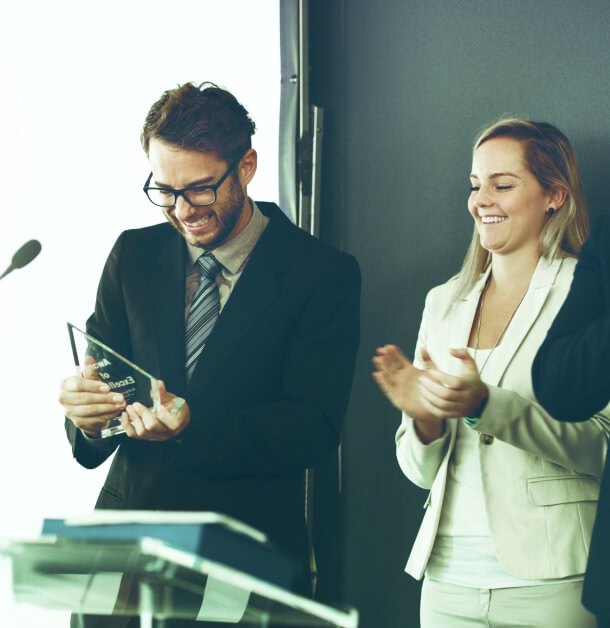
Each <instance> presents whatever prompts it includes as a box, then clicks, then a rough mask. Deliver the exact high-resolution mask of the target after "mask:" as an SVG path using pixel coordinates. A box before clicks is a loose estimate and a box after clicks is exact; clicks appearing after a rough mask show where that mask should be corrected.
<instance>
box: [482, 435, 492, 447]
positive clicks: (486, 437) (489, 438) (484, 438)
mask: <svg viewBox="0 0 610 628" xmlns="http://www.w3.org/2000/svg"><path fill="white" fill-rule="evenodd" d="M481 442H482V443H483V445H491V444H492V443H493V442H494V437H493V436H492V435H491V434H481Z"/></svg>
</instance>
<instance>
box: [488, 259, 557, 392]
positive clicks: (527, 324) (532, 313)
mask: <svg viewBox="0 0 610 628" xmlns="http://www.w3.org/2000/svg"><path fill="white" fill-rule="evenodd" d="M561 264H562V260H561V259H559V260H554V261H549V260H547V259H546V258H544V257H541V258H540V260H539V261H538V265H537V266H536V270H535V271H534V274H533V276H532V280H531V282H530V286H529V288H528V291H527V292H526V294H525V297H524V298H523V301H522V302H521V304H520V305H519V307H518V308H517V311H516V312H515V314H514V316H513V318H512V320H511V322H510V324H509V326H508V329H507V330H506V333H505V334H504V338H503V339H502V342H501V343H500V344H499V345H498V346H497V347H496V348H495V350H494V352H493V355H492V356H491V358H490V360H489V364H487V365H486V367H485V371H484V372H483V373H482V379H483V380H484V381H485V383H487V384H490V385H491V386H497V385H498V383H499V382H500V380H501V379H502V376H503V375H504V371H506V368H507V367H508V365H509V364H510V363H511V361H512V359H513V357H514V356H515V354H516V353H517V351H518V349H519V347H520V345H521V343H522V342H523V340H524V339H525V337H526V336H527V334H528V332H529V330H530V329H531V327H532V325H533V324H534V323H535V322H536V320H537V318H538V316H539V314H540V311H541V310H542V306H543V305H544V303H545V301H546V299H547V297H548V295H549V291H550V289H551V287H552V286H553V283H554V282H555V277H556V276H557V273H558V272H559V269H560V268H561Z"/></svg>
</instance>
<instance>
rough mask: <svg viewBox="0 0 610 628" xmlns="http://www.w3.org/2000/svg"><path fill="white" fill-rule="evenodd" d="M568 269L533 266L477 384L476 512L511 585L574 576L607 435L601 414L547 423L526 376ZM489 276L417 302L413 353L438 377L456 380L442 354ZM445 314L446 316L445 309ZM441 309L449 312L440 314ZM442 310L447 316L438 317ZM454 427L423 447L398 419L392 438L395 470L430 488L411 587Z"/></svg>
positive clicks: (432, 531) (558, 263) (423, 559)
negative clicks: (480, 511)
mask: <svg viewBox="0 0 610 628" xmlns="http://www.w3.org/2000/svg"><path fill="white" fill-rule="evenodd" d="M575 265H576V260H575V259H573V258H565V259H562V260H555V261H548V260H547V259H545V258H541V259H540V261H539V263H538V265H537V267H536V270H535V272H534V275H533V277H532V280H531V283H530V286H529V289H528V291H527V293H526V295H525V297H524V299H523V301H522V303H521V305H520V307H519V309H518V310H517V312H516V314H515V316H514V318H513V320H512V322H511V323H510V325H509V327H508V329H507V331H506V333H505V335H504V338H503V340H502V342H501V343H500V345H498V347H496V349H495V351H494V359H493V360H492V361H490V362H489V364H488V365H487V367H486V368H485V371H484V372H483V375H482V379H483V380H484V382H485V383H486V384H487V386H488V388H489V399H488V402H487V405H486V406H485V410H484V412H483V414H482V416H481V419H480V421H479V422H478V423H477V425H476V426H475V427H474V428H472V429H475V430H476V431H477V432H479V433H480V438H479V452H480V463H481V474H482V479H483V491H484V498H485V507H486V511H487V517H488V520H489V528H490V530H491V536H492V539H493V543H494V546H495V549H496V553H497V556H498V559H499V561H500V563H501V564H502V566H503V567H504V569H506V571H508V572H509V573H510V574H512V575H513V576H516V577H519V578H525V579H545V578H563V577H566V576H572V575H575V574H581V573H584V571H585V568H586V565H587V556H588V553H589V541H590V538H591V532H592V529H593V522H594V519H595V511H596V507H597V499H598V494H599V482H600V477H601V473H602V469H603V468H604V458H605V456H606V449H607V443H608V435H609V433H610V406H609V407H607V408H605V409H604V410H603V411H602V412H601V413H600V414H597V415H595V416H594V417H592V418H591V419H589V420H588V421H585V422H583V423H562V422H559V421H556V420H554V419H553V418H552V417H551V416H550V415H549V414H548V413H547V412H546V411H545V410H544V409H543V408H542V406H540V405H539V404H538V403H537V402H536V399H535V397H534V392H533V388H532V380H531V375H530V370H531V365H532V362H533V360H534V356H535V355H536V351H537V350H538V347H539V345H540V344H541V343H542V341H543V340H544V337H545V335H546V333H547V330H548V329H549V327H550V325H551V323H552V321H553V319H554V317H555V315H556V314H557V312H558V310H559V308H560V307H561V304H562V303H563V301H564V299H565V297H566V296H567V294H568V290H569V288H570V283H571V281H572V274H573V272H574V267H575ZM488 274H489V270H488V271H487V272H486V273H485V274H484V275H482V276H481V278H480V279H479V281H478V282H477V284H476V286H475V287H474V288H473V289H472V291H471V292H470V293H469V294H468V295H467V296H466V297H465V298H464V299H462V300H460V301H458V302H456V303H455V304H453V305H451V304H452V302H453V295H454V293H455V289H456V285H457V282H456V281H455V279H452V280H450V281H448V282H447V283H445V284H443V285H441V286H438V287H436V288H434V289H433V290H431V291H430V292H429V294H428V296H427V298H426V305H425V309H424V314H423V317H422V322H421V327H420V331H419V337H418V341H417V348H416V359H415V362H414V363H415V365H416V366H418V367H419V368H421V361H420V353H419V349H420V347H426V348H427V349H428V352H429V353H430V355H431V357H432V359H433V360H434V362H435V363H436V365H437V366H438V367H439V368H440V369H441V370H443V371H445V372H448V373H452V374H456V375H457V374H458V373H459V370H458V369H459V364H458V362H459V361H458V360H457V359H456V358H453V357H452V356H451V355H450V354H449V352H448V350H449V348H463V347H466V346H467V344H468V337H469V335H470V330H471V327H472V323H473V319H474V315H475V312H476V309H477V304H478V302H479V297H480V295H481V291H482V289H483V287H484V285H485V281H486V279H487V276H488ZM449 306H451V307H449ZM448 308H449V310H448ZM447 310H448V311H447ZM457 420H458V419H450V420H448V421H447V422H446V426H447V427H446V430H445V434H444V435H443V437H442V438H441V439H439V440H437V441H434V442H433V443H430V444H428V445H423V444H422V443H421V441H420V440H419V438H418V437H417V435H416V433H415V431H414V427H413V420H412V419H411V418H410V417H408V416H406V415H404V414H403V418H402V422H401V425H400V427H399V428H398V431H397V433H396V455H397V457H398V462H399V464H400V467H401V469H402V471H403V472H404V473H405V475H406V476H407V477H408V478H409V479H410V480H411V481H412V482H414V483H415V484H417V486H420V487H421V488H426V489H430V493H429V495H428V499H427V500H426V503H425V504H424V508H425V515H424V519H423V522H422V525H421V527H420V529H419V532H418V535H417V538H416V540H415V544H414V546H413V549H412V551H411V555H410V556H409V560H408V562H407V566H406V568H405V571H406V572H407V573H409V574H410V575H412V576H413V577H414V578H417V579H420V578H421V577H422V575H423V573H424V571H425V568H426V564H427V562H428V559H429V557H430V553H431V551H432V546H433V544H434V539H435V537H436V532H437V529H438V524H439V519H440V513H441V509H442V506H443V496H444V492H445V484H446V479H447V466H448V464H449V462H450V460H451V456H452V453H453V450H454V446H455V437H456V428H457V423H456V421H457Z"/></svg>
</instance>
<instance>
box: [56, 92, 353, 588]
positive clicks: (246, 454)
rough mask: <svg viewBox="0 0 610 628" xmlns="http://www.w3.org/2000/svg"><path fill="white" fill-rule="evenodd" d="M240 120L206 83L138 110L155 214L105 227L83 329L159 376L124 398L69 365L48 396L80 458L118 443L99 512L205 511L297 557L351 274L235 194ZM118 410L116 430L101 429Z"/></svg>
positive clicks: (346, 338)
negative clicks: (107, 235) (111, 236)
mask: <svg viewBox="0 0 610 628" xmlns="http://www.w3.org/2000/svg"><path fill="white" fill-rule="evenodd" d="M253 132H254V123H253V122H252V121H251V120H250V118H249V117H248V113H247V111H246V110H245V109H244V108H243V107H242V106H241V105H240V104H239V103H238V102H237V100H236V99H235V98H234V97H233V96H232V95H231V94H230V93H229V92H227V91H225V90H222V89H219V88H218V87H216V86H213V85H210V84H205V85H202V86H199V87H198V86H195V85H192V84H186V85H183V86H181V87H179V88H176V89H174V90H171V91H168V92H165V93H164V94H163V96H162V97H161V98H160V99H159V101H157V102H156V103H155V104H154V105H153V106H152V108H151V110H150V112H149V114H148V116H147V119H146V122H145V125H144V129H143V131H142V137H141V139H142V144H143V147H144V149H145V151H146V153H147V155H148V158H149V161H150V165H151V169H152V172H151V175H150V176H149V179H148V181H147V183H146V186H145V191H146V193H147V196H148V198H149V200H150V201H151V202H152V203H154V204H155V205H158V206H160V207H162V208H163V212H164V214H165V217H166V219H167V223H164V224H160V225H155V226H152V227H146V228H143V229H135V230H130V231H126V232H124V233H123V234H121V236H120V237H119V238H118V240H117V242H116V244H115V246H114V248H113V249H112V251H111V253H110V256H109V257H108V261H107V262H106V266H105V268H104V271H103V274H102V278H101V281H100V285H99V289H98V294H97V301H96V306H95V311H94V313H93V315H92V316H91V317H90V319H89V320H88V321H87V331H88V332H89V333H90V334H91V335H92V336H94V337H96V338H98V339H100V340H102V341H103V342H104V343H106V344H107V345H109V346H111V347H112V348H113V349H115V350H116V351H118V352H120V353H122V354H123V355H125V356H126V357H128V358H130V359H131V360H132V361H133V362H135V363H136V364H138V365H139V366H140V367H142V368H143V369H145V370H146V371H148V372H149V373H151V374H153V375H154V376H155V377H158V378H159V379H160V380H162V381H163V385H162V386H161V388H162V402H163V405H162V407H161V408H160V409H159V410H158V411H157V412H156V413H155V412H153V411H151V410H150V409H148V408H145V407H144V406H142V405H141V404H130V405H127V406H125V401H124V399H123V398H122V395H117V394H116V393H113V392H112V391H110V390H109V389H108V388H107V387H106V388H104V384H103V383H102V382H100V381H98V380H96V379H85V378H79V377H71V378H68V379H66V380H64V381H63V382H62V386H61V393H60V402H61V403H62V405H63V407H64V411H65V415H66V417H67V418H66V431H67V434H68V438H69V440H70V443H71V445H72V451H73V454H74V456H75V457H76V459H77V460H78V461H79V462H80V463H81V464H82V465H83V466H85V467H96V466H98V465H99V464H101V463H102V462H103V461H104V460H106V459H107V458H108V456H110V454H111V453H112V452H114V451H115V450H117V449H118V451H117V452H116V456H115V458H114V460H113V462H112V466H111V468H110V471H109V473H108V477H107V478H106V481H105V484H104V487H103V488H102V491H101V494H100V496H99V499H98V502H97V507H98V508H120V509H161V510H166V509H167V510H209V511H217V512H220V513H224V514H227V515H230V516H233V517H236V518H238V519H240V520H243V521H245V522H246V523H248V524H251V525H253V526H254V527H256V528H259V529H260V530H262V531H263V532H265V533H267V535H268V536H269V538H270V540H271V541H272V542H273V543H274V544H275V545H276V546H277V547H278V548H280V549H281V550H283V551H285V552H288V553H291V554H293V555H296V556H298V557H300V558H301V560H302V561H303V563H304V564H305V563H307V556H308V544H307V535H306V529H305V521H304V506H303V498H304V471H305V469H307V468H308V467H312V466H314V465H315V464H316V463H317V462H318V461H319V460H321V459H322V458H323V457H324V456H326V455H327V454H329V453H330V452H332V451H333V450H334V449H335V448H336V447H337V445H338V443H339V437H340V432H341V424H342V421H343V417H344V414H345V410H346V406H347V401H348V396H349V391H350V387H351V382H352V376H353V369H354V361H355V356H356V352H357V348H358V343H359V294H360V273H359V269H358V264H357V262H356V260H355V259H354V258H353V257H351V256H348V255H346V254H343V253H340V252H338V251H336V250H334V249H332V248H330V247H328V246H325V245H324V244H322V243H321V242H319V241H318V240H316V239H315V238H313V237H311V236H309V235H308V234H306V233H305V232H303V231H301V230H300V229H298V228H296V227H295V226H294V225H293V224H292V223H291V222H290V221H289V220H288V219H287V218H286V217H285V216H284V214H283V213H282V212H281V210H280V209H279V208H278V207H277V206H276V205H274V204H272V203H262V202H261V203H255V202H254V201H252V200H251V199H249V197H248V195H247V186H248V184H249V182H250V181H251V180H252V178H253V176H254V174H255V172H256V167H257V155H256V152H255V151H254V150H253V149H252V148H251V135H252V134H253ZM168 223H169V224H168ZM202 310H203V313H202ZM165 391H167V392H165ZM175 398H181V399H184V400H185V403H184V405H182V407H181V408H179V409H177V406H178V405H179V404H176V403H175ZM121 411H122V414H121V423H122V425H123V427H124V429H125V431H126V434H123V435H119V436H113V437H110V438H104V439H102V438H99V435H100V431H101V429H102V427H103V426H104V424H105V422H106V421H107V419H108V418H110V417H112V416H116V415H117V414H118V413H119V412H121ZM299 590H300V592H302V593H304V592H306V590H307V586H306V585H304V584H303V583H301V586H300V589H299Z"/></svg>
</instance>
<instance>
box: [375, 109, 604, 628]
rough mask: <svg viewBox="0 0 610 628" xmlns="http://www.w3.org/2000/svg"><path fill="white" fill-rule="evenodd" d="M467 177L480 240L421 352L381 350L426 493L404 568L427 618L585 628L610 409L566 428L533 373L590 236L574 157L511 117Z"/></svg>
mask: <svg viewBox="0 0 610 628" xmlns="http://www.w3.org/2000/svg"><path fill="white" fill-rule="evenodd" d="M470 179H471V192H470V197H469V199H468V209H469V211H470V214H471V215H472V217H473V219H474V234H473V239H472V243H471V246H470V249H469V251H468V253H467V255H466V259H465V261H464V265H463V267H462V270H461V271H460V273H459V274H458V275H457V276H456V277H454V278H453V279H451V280H450V281H448V282H447V283H445V284H443V285H442V286H438V287H436V288H434V289H433V290H432V291H430V293H429V294H428V297H427V299H426V306H425V309H424V314H423V317H422V322H421V327H420V331H419V337H418V341H417V348H416V354H415V360H414V363H413V364H412V363H411V362H410V361H409V360H408V359H407V358H406V357H405V356H404V355H403V354H402V352H401V351H400V349H398V347H396V346H394V345H386V346H384V347H380V348H379V349H378V350H377V355H376V356H375V357H374V358H373V362H374V364H375V366H376V369H377V370H376V372H375V373H374V374H373V377H374V378H375V380H376V381H377V383H378V384H379V386H380V387H381V389H382V390H383V391H384V393H385V394H386V396H387V397H388V398H389V400H390V401H391V402H392V403H393V404H394V405H395V406H396V407H397V408H399V409H400V410H402V412H403V415H402V423H401V425H400V427H399V429H398V431H397V434H396V444H397V449H396V451H397V457H398V462H399V465H400V467H401V469H402V470H403V472H404V473H405V475H407V477H409V479H411V481H413V482H414V483H415V484H416V485H418V486H420V487H422V488H427V489H430V497H429V499H428V502H427V504H426V505H427V509H426V514H425V516H424V521H423V523H422V526H421V528H420V532H419V534H418V537H417V539H416V542H415V545H414V547H413V550H412V552H411V555H410V557H409V561H408V563H407V568H406V569H407V572H408V573H410V574H411V575H412V576H414V577H415V578H417V579H419V578H421V577H422V576H424V575H425V579H424V585H423V589H422V598H421V626H422V628H441V627H442V628H450V627H453V626H456V627H457V626H462V625H464V624H465V623H468V625H490V624H493V625H505V624H506V623H507V618H510V621H511V622H512V624H511V625H515V624H518V625H523V626H526V625H528V626H529V625H535V626H537V627H539V628H554V627H555V626H562V627H565V628H587V627H591V628H592V627H593V626H595V619H594V617H593V616H592V615H591V614H590V613H589V612H588V611H586V610H585V609H584V607H583V606H582V605H581V603H580V597H581V590H582V580H583V574H584V571H585V567H586V564H587V555H588V546H589V539H590V536H591V531H592V527H593V521H594V517H595V507H596V500H597V497H598V492H599V477H600V474H601V471H602V468H603V463H604V457H605V454H606V449H607V442H608V435H609V434H610V409H608V408H607V409H605V410H603V411H601V412H600V413H598V414H596V415H595V416H594V417H593V418H592V419H591V420H590V421H587V422H584V423H574V424H570V425H569V426H562V427H558V424H557V422H556V421H555V420H554V419H553V418H552V417H551V416H550V415H549V414H548V413H547V412H546V411H545V410H544V409H543V408H542V407H541V406H540V405H539V404H538V403H537V401H536V399H535V395H534V393H533V391H532V387H531V379H530V377H529V373H530V369H531V363H532V360H533V357H534V355H535V354H536V350H537V349H538V347H539V345H540V343H541V342H542V341H543V339H544V337H545V335H546V332H547V330H548V328H549V326H550V324H551V322H552V321H553V319H554V317H555V315H556V313H557V311H558V310H559V308H560V307H561V305H562V303H563V300H564V299H565V297H566V295H567V292H568V290H569V286H570V282H571V280H572V274H573V271H574V266H575V263H576V259H575V256H576V254H577V253H578V252H579V250H580V246H581V244H582V242H583V241H584V239H585V236H586V232H587V224H588V221H587V210H586V206H585V203H584V199H583V195H582V191H581V185H580V178H579V174H578V167H577V165H576V157H575V154H574V151H573V149H572V147H571V145H570V143H569V142H568V140H567V138H566V137H565V136H564V135H563V133H561V132H560V131H559V130H558V129H557V128H555V127H554V126H552V125H550V124H548V123H542V122H532V121H529V120H524V119H518V118H511V119H503V120H500V121H499V122H497V123H496V124H494V125H492V126H490V127H488V128H487V129H485V130H484V131H483V132H482V133H481V134H480V135H479V137H478V138H477V140H476V142H475V145H474V151H473V160H472V172H471V175H470ZM566 428H567V429H566ZM575 479H576V480H577V482H575V481H574V480H575ZM482 598H483V599H484V600H485V604H481V599H482ZM481 609H483V610H481Z"/></svg>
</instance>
